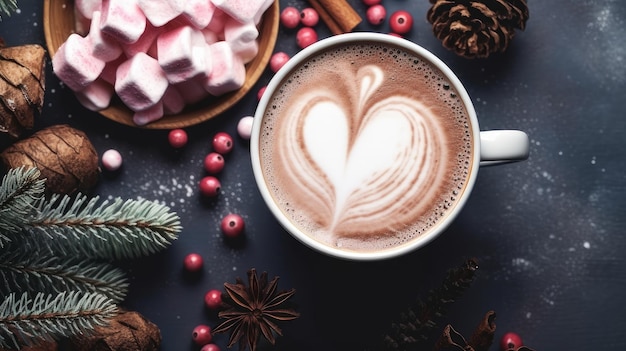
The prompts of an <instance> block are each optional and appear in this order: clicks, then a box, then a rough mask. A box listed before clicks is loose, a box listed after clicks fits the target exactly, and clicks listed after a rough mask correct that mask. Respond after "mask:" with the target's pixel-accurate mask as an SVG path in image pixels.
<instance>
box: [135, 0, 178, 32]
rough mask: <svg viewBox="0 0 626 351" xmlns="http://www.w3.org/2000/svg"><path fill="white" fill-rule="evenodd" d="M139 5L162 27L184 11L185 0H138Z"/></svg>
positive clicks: (154, 22) (148, 17) (149, 17)
mask: <svg viewBox="0 0 626 351" xmlns="http://www.w3.org/2000/svg"><path fill="white" fill-rule="evenodd" d="M137 5H138V6H139V8H140V9H141V10H142V11H143V13H144V15H145V16H146V18H147V19H148V21H150V23H152V24H153V25H154V26H155V27H160V26H162V25H164V24H166V23H167V22H169V21H171V20H173V19H174V18H176V17H177V16H178V15H180V14H181V13H183V9H184V8H185V0H159V1H155V0H137Z"/></svg>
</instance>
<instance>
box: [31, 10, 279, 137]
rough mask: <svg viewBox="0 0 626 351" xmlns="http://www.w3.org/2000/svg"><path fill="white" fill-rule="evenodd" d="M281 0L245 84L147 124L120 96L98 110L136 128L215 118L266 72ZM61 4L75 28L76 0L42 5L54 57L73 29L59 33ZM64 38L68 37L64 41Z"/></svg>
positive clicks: (270, 13) (263, 29) (264, 25)
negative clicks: (55, 12) (55, 14)
mask: <svg viewBox="0 0 626 351" xmlns="http://www.w3.org/2000/svg"><path fill="white" fill-rule="evenodd" d="M278 1H279V0H274V3H273V4H272V5H271V6H270V8H268V9H267V11H266V12H265V14H264V15H263V20H262V21H261V23H260V24H259V34H260V36H259V39H258V40H259V48H260V49H261V50H262V51H260V52H259V54H258V55H257V56H256V57H255V58H254V59H253V60H252V61H250V62H249V63H248V64H247V65H246V80H245V83H244V85H243V86H242V87H241V88H240V89H238V90H235V91H233V92H230V93H226V94H224V95H222V96H219V97H214V98H211V101H209V102H207V101H201V102H198V103H196V104H192V105H189V106H186V107H185V109H184V110H183V112H181V113H179V114H176V115H166V116H164V117H163V118H161V119H159V120H157V121H154V122H152V123H149V124H147V125H144V126H139V125H137V124H135V123H134V122H133V120H132V114H133V112H132V111H131V110H130V109H129V108H128V107H126V106H124V105H123V103H122V102H121V101H119V99H118V98H116V97H114V99H113V100H112V101H111V106H109V107H108V108H106V109H104V110H101V111H98V113H100V114H101V115H103V116H105V117H106V118H108V119H111V120H113V121H115V122H118V123H121V124H124V125H127V126H131V127H136V128H146V129H175V128H185V127H190V126H193V125H196V124H199V123H201V122H205V121H207V120H209V119H211V118H213V117H216V116H218V115H220V114H222V113H223V112H225V111H226V110H228V109H229V108H230V107H232V106H233V105H234V104H236V103H237V102H239V100H241V99H242V98H243V97H244V96H245V95H246V94H247V93H248V92H249V91H250V89H251V88H252V87H253V86H254V85H255V84H256V82H257V81H258V79H259V78H260V77H261V75H262V74H263V71H264V70H265V69H266V67H267V64H268V63H269V60H270V58H271V56H272V54H273V51H274V46H275V45H276V40H277V37H278V28H279V21H280V18H279V16H280V14H279V2H278ZM55 6H58V7H59V9H61V10H62V11H67V14H69V15H70V16H71V17H70V18H71V20H72V26H71V28H74V25H73V23H74V17H73V16H74V5H73V1H69V0H46V1H44V8H43V27H44V36H45V41H46V46H47V50H48V54H49V55H50V57H51V58H52V57H53V56H54V54H55V53H56V52H57V50H58V48H59V46H61V44H62V42H61V43H58V40H56V39H57V38H58V37H59V35H62V36H63V37H65V38H67V37H68V36H69V35H70V34H72V33H73V31H69V32H68V31H65V32H64V33H61V34H58V33H55V32H58V31H59V30H61V29H59V27H63V26H59V24H60V23H62V22H65V21H67V18H65V19H60V18H53V17H52V14H53V10H54V7H55ZM63 41H65V39H64V40H63Z"/></svg>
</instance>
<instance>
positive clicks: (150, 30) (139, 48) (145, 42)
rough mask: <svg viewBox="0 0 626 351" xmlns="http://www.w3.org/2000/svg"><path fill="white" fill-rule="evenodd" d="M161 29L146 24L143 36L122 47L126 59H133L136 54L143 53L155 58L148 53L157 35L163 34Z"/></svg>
mask: <svg viewBox="0 0 626 351" xmlns="http://www.w3.org/2000/svg"><path fill="white" fill-rule="evenodd" d="M162 28H163V27H155V26H153V25H152V24H151V23H150V22H147V23H146V29H145V31H144V32H143V34H141V36H140V37H139V39H137V41H136V42H134V43H132V44H128V45H123V46H122V50H124V54H126V56H127V57H133V56H135V55H136V54H137V53H140V52H143V53H147V54H148V55H150V56H152V57H156V54H151V53H150V49H151V48H152V47H153V45H154V44H155V42H156V39H157V37H158V36H159V34H161V33H162V32H163V29H162Z"/></svg>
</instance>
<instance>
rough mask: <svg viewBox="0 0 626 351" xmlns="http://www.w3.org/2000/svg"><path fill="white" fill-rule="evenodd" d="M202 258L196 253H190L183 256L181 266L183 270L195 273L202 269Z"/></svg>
mask: <svg viewBox="0 0 626 351" xmlns="http://www.w3.org/2000/svg"><path fill="white" fill-rule="evenodd" d="M202 264H203V260H202V256H200V255H199V254H197V253H190V254H189V255H187V256H185V260H184V261H183V265H184V266H185V269H186V270H187V271H189V272H197V271H199V270H201V269H202Z"/></svg>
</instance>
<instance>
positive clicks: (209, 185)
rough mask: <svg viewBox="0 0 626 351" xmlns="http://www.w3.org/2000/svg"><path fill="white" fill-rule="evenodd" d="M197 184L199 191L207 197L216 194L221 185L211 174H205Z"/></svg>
mask: <svg viewBox="0 0 626 351" xmlns="http://www.w3.org/2000/svg"><path fill="white" fill-rule="evenodd" d="M198 186H199V188H200V193H201V194H202V195H204V196H208V197H214V196H217V194H219V192H220V189H221V187H222V185H221V184H220V181H219V179H217V178H215V177H213V176H206V177H204V178H202V179H200V184H199V185H198Z"/></svg>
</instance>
